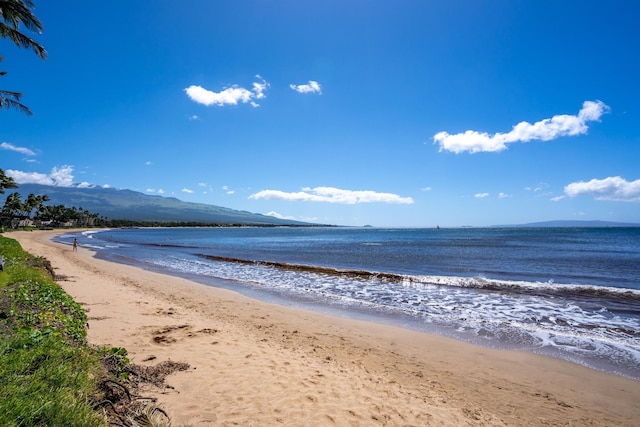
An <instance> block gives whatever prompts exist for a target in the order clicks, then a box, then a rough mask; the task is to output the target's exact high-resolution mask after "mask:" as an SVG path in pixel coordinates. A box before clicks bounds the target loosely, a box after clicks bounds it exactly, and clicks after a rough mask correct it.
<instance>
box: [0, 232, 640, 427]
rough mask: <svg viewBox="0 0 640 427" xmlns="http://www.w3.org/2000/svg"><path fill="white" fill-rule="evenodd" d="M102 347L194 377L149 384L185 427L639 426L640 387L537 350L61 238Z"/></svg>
mask: <svg viewBox="0 0 640 427" xmlns="http://www.w3.org/2000/svg"><path fill="white" fill-rule="evenodd" d="M58 233H61V232H60V231H34V232H22V231H20V232H12V233H5V234H4V235H5V236H6V237H9V238H14V239H16V240H18V241H19V242H20V244H21V245H22V247H23V248H24V249H25V250H26V251H28V252H30V253H32V254H34V255H38V256H43V257H45V258H47V259H48V260H49V261H51V264H52V265H53V267H54V269H55V271H56V274H57V275H58V276H60V277H61V278H62V280H59V284H60V286H62V287H63V288H64V289H65V290H66V291H67V292H68V293H69V294H70V295H71V296H72V297H73V298H74V299H75V300H76V301H78V302H79V303H81V304H82V305H83V306H84V308H85V310H86V311H87V315H88V316H89V330H88V337H89V341H90V342H91V343H93V344H97V345H107V346H117V347H125V348H126V349H127V350H128V351H129V356H130V358H131V359H132V361H133V362H134V363H137V364H142V365H156V364H158V363H160V362H163V361H166V360H172V361H175V362H187V363H188V364H189V365H190V368H189V369H188V370H186V371H182V372H176V373H174V374H172V375H170V376H169V377H168V378H167V383H168V384H169V386H170V388H166V389H162V390H159V389H149V390H147V392H146V393H145V394H146V395H151V396H154V397H157V398H158V403H159V406H161V407H162V408H163V409H165V410H166V411H167V412H168V413H169V415H170V416H171V418H172V421H173V424H172V425H174V426H181V425H190V426H231V425H242V426H274V425H286V426H334V425H336V426H377V425H385V426H585V425H589V426H633V425H640V382H639V381H634V380H630V379H627V378H623V377H619V376H615V375H610V374H606V373H603V372H599V371H595V370H592V369H589V368H585V367H582V366H579V365H576V364H572V363H569V362H566V361H562V360H557V359H553V358H549V357H545V356H539V355H535V354H531V353H525V352H516V351H507V350H495V349H489V348H484V347H479V346H474V345H471V344H467V343H462V342H459V341H455V340H452V339H448V338H443V337H440V336H436V335H429V334H423V333H419V332H414V331H409V330H404V329H401V328H397V327H393V326H388V325H379V324H375V323H369V322H362V321H357V320H350V319H343V318H337V317H331V316H326V315H323V314H319V313H314V312H309V311H304V310H297V309H292V308H287V307H282V306H278V305H274V304H269V303H264V302H260V301H256V300H253V299H250V298H247V297H245V296H242V295H239V294H237V293H234V292H231V291H227V290H224V289H217V288H213V287H209V286H205V285H201V284H198V283H195V282H191V281H188V280H184V279H181V278H177V277H172V276H167V275H162V274H158V273H153V272H149V271H145V270H143V269H139V268H136V267H131V266H127V265H122V264H117V263H112V262H107V261H103V260H99V259H95V258H94V257H93V253H92V252H91V251H89V250H87V249H85V248H82V247H80V248H79V249H78V251H77V252H74V251H72V248H71V246H67V245H62V244H58V243H53V242H51V241H50V239H51V237H52V236H54V235H55V234H58Z"/></svg>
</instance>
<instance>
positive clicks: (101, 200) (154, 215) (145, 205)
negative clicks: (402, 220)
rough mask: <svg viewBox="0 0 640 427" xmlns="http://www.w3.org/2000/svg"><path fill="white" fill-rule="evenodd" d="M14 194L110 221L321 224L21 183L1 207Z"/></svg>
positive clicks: (125, 193)
mask: <svg viewBox="0 0 640 427" xmlns="http://www.w3.org/2000/svg"><path fill="white" fill-rule="evenodd" d="M13 192H17V193H20V195H21V197H22V200H23V201H24V200H26V198H27V196H28V195H29V194H35V195H44V194H46V195H47V196H48V197H49V201H48V202H46V203H45V204H46V205H51V206H55V205H64V206H66V207H76V208H82V209H86V210H88V211H89V212H92V213H97V214H99V215H101V216H103V217H106V218H108V219H111V220H130V221H144V222H167V223H169V222H185V223H186V222H194V223H201V224H217V225H230V224H233V225H263V226H267V225H269V226H273V225H281V226H282V225H289V226H303V225H307V226H309V225H318V224H311V223H306V222H301V221H293V220H287V219H281V218H275V217H271V216H267V215H261V214H256V213H251V212H247V211H238V210H234V209H229V208H224V207H220V206H215V205H208V204H204V203H191V202H185V201H182V200H179V199H176V198H174V197H163V196H156V195H148V194H144V193H140V192H137V191H132V190H118V189H115V188H102V187H77V186H75V187H74V186H71V187H59V186H50V185H40V184H20V185H19V187H18V188H17V189H15V190H13V189H10V190H5V194H0V206H1V205H3V204H4V201H5V199H6V197H7V196H8V195H9V194H10V193H13Z"/></svg>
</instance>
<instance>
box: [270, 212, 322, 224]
mask: <svg viewBox="0 0 640 427" xmlns="http://www.w3.org/2000/svg"><path fill="white" fill-rule="evenodd" d="M264 215H266V216H272V217H274V218H279V219H286V220H290V221H304V222H314V221H317V220H318V218H317V217H300V218H296V217H295V216H290V215H282V214H280V213H278V212H275V211H271V212H267V213H266V214H264Z"/></svg>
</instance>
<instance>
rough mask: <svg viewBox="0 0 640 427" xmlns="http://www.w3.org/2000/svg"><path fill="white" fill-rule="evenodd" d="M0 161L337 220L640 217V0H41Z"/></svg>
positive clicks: (15, 61) (63, 177) (22, 168)
mask: <svg viewBox="0 0 640 427" xmlns="http://www.w3.org/2000/svg"><path fill="white" fill-rule="evenodd" d="M35 4H36V10H35V13H36V15H37V16H38V17H39V18H40V20H41V21H42V23H43V25H44V32H43V33H42V34H41V35H36V34H32V36H33V37H34V38H35V39H36V40H38V41H39V42H40V43H41V44H43V45H44V46H45V48H46V49H47V51H48V58H47V59H46V60H44V61H42V60H40V59H38V58H37V57H36V56H35V55H34V54H33V53H32V52H30V51H27V50H20V49H17V48H16V47H14V46H13V45H12V44H11V43H10V42H9V41H7V40H0V49H1V50H0V52H1V54H2V56H3V57H4V61H3V62H2V65H1V66H2V69H3V70H6V71H8V72H9V73H8V74H7V75H6V76H5V77H3V78H2V82H1V84H2V88H3V89H7V90H14V91H20V92H23V93H24V97H23V102H24V103H25V104H26V105H28V106H29V107H30V108H31V110H32V111H33V113H34V115H33V116H26V115H24V114H22V113H20V112H18V111H15V110H4V111H2V112H0V169H3V170H5V173H7V175H9V176H12V177H13V178H14V179H15V180H16V181H17V182H18V183H27V182H40V183H48V184H52V185H72V184H73V185H95V186H109V187H113V188H123V189H124V188H126V189H132V190H137V191H140V192H143V193H147V194H154V195H158V194H161V195H164V196H168V197H177V198H179V199H181V200H185V201H192V202H201V203H207V204H213V205H219V206H225V207H229V208H233V209H240V210H247V211H250V212H257V213H264V214H271V215H276V216H281V217H286V218H292V219H297V220H305V221H312V222H320V223H331V224H341V225H364V224H371V225H376V226H402V227H409V226H425V227H432V226H436V225H440V226H463V225H476V226H484V225H494V224H515V223H527V222H534V221H545V220H556V219H564V220H607V221H623V222H640V119H639V118H640V83H639V82H640V79H639V78H638V76H640V54H639V53H640V27H639V26H638V25H637V18H638V16H640V3H638V2H633V1H620V0H612V1H607V2H602V1H589V0H587V1H569V0H568V1H546V0H542V1H538V0H536V1H515V0H509V1H507V0H504V1H455V0H454V1H423V0H415V1H412V0H402V1H375V0H370V1H359V0H351V1H344V0H343V1H333V0H323V1H303V0H291V1H276V0H274V1H265V0H260V1H257V0H256V1H213V0H211V1H205V0H200V1H196V0H193V1H184V2H180V3H179V6H176V4H177V3H176V2H174V1H168V0H154V1H150V0H149V1H145V0H137V1H122V0H114V1H112V2H109V4H108V7H98V3H95V4H94V3H93V2H86V1H84V2H80V1H71V0H59V1H56V2H50V1H49V2H47V1H43V0H36V1H35Z"/></svg>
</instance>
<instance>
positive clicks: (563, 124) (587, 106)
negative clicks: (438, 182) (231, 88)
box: [433, 101, 609, 154]
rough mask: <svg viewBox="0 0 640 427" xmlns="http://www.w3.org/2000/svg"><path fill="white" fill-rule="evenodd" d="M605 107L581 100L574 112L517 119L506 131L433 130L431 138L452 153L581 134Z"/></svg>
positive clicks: (594, 102) (500, 148)
mask: <svg viewBox="0 0 640 427" xmlns="http://www.w3.org/2000/svg"><path fill="white" fill-rule="evenodd" d="M608 111H609V107H608V106H607V105H606V104H605V103H604V102H602V101H585V102H584V103H583V104H582V109H581V110H580V112H578V115H577V116H571V115H567V114H560V115H557V116H553V117H551V118H550V119H544V120H540V121H539V122H536V123H534V124H531V123H529V122H520V123H518V124H517V125H515V126H514V127H513V128H512V129H511V131H510V132H507V133H496V134H494V135H489V134H488V133H486V132H478V131H474V130H468V131H466V132H464V133H457V134H454V135H451V134H449V133H447V132H444V131H443V132H438V133H437V134H435V135H434V137H433V140H434V143H435V144H439V145H440V151H443V150H446V151H452V152H454V153H456V154H458V153H462V152H464V151H468V152H470V153H478V152H481V151H488V152H495V151H502V150H506V149H507V144H511V143H514V142H528V141H532V140H540V141H549V140H552V139H555V138H559V137H562V136H573V135H581V134H585V133H587V130H588V129H589V128H588V126H587V122H590V121H598V120H600V117H601V116H602V115H603V114H604V113H606V112H608Z"/></svg>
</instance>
